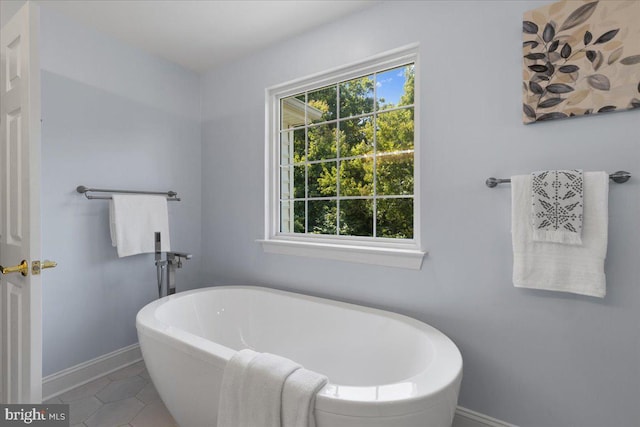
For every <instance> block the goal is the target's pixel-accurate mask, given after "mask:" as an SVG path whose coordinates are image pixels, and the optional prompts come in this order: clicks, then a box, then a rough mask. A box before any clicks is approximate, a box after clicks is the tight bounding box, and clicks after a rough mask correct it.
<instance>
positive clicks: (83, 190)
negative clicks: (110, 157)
mask: <svg viewBox="0 0 640 427" xmlns="http://www.w3.org/2000/svg"><path fill="white" fill-rule="evenodd" d="M76 191H77V192H78V193H80V194H84V196H85V197H86V198H87V199H102V200H109V199H111V196H94V195H92V194H87V193H90V192H92V193H119V194H153V195H155V194H158V195H164V196H167V201H170V202H179V201H180V198H179V197H178V193H176V192H175V191H136V190H108V189H104V188H89V187H85V186H84V185H79V186H78V187H76Z"/></svg>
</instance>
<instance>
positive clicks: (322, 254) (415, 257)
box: [257, 240, 427, 270]
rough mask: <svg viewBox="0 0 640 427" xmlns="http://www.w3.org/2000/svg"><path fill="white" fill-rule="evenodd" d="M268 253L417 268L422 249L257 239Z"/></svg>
mask: <svg viewBox="0 0 640 427" xmlns="http://www.w3.org/2000/svg"><path fill="white" fill-rule="evenodd" d="M257 242H259V243H261V244H262V249H263V250H264V251H265V252H267V253H273V254H281V255H298V256H306V257H311V258H324V259H333V260H337V261H347V262H357V263H364V264H375V265H384V266H387V267H399V268H407V269H412V270H420V268H421V267H422V259H423V258H424V256H425V255H426V254H427V252H425V251H419V250H415V249H396V248H380V247H372V246H354V245H343V244H342V245H341V244H331V243H314V242H301V241H289V240H257Z"/></svg>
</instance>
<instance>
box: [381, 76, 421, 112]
mask: <svg viewBox="0 0 640 427" xmlns="http://www.w3.org/2000/svg"><path fill="white" fill-rule="evenodd" d="M413 83H414V70H413V65H407V66H404V67H399V68H394V69H392V70H388V71H385V72H382V73H378V74H376V96H377V100H378V109H380V110H384V109H386V108H394V107H399V106H401V105H411V104H413V91H414V84H413Z"/></svg>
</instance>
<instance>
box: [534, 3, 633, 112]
mask: <svg viewBox="0 0 640 427" xmlns="http://www.w3.org/2000/svg"><path fill="white" fill-rule="evenodd" d="M522 31H523V45H522V50H523V80H524V81H523V86H522V92H523V112H522V114H523V121H524V123H534V122H540V121H546V120H554V119H561V118H566V117H574V116H584V115H589V114H600V113H605V112H611V111H621V110H629V109H637V108H640V0H599V1H593V0H562V1H558V2H555V3H552V4H549V5H546V6H543V7H540V8H538V9H534V10H531V11H528V12H525V14H524V17H523V23H522Z"/></svg>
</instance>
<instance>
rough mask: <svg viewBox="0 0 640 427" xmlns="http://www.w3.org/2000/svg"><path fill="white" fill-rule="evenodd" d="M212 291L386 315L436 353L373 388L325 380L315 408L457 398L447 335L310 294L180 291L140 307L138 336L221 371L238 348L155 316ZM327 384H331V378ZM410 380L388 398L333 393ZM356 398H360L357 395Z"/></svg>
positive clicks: (403, 411) (402, 411)
mask: <svg viewBox="0 0 640 427" xmlns="http://www.w3.org/2000/svg"><path fill="white" fill-rule="evenodd" d="M216 290H249V291H257V292H267V293H274V294H278V295H283V296H285V297H291V298H300V299H304V300H308V301H312V302H318V303H321V304H329V305H333V306H336V307H341V308H345V309H348V310H356V311H359V312H365V313H368V314H372V315H377V316H382V317H386V318H389V319H393V320H396V321H399V322H401V323H405V324H408V325H409V326H412V327H415V328H417V329H419V330H420V331H421V332H423V333H425V334H426V335H427V336H428V339H429V340H430V341H431V343H432V346H433V347H434V349H436V350H438V351H437V352H436V354H435V355H434V357H433V360H432V361H431V363H430V364H429V365H428V366H427V367H426V369H424V370H423V371H422V372H420V373H417V374H416V375H414V376H412V377H410V378H407V379H405V380H401V381H396V382H393V383H389V384H380V385H376V386H344V385H340V384H334V383H331V382H329V383H328V384H327V385H326V386H325V387H324V388H323V389H322V390H321V391H320V392H319V393H318V396H317V399H316V409H317V410H319V411H322V412H328V413H333V414H337V415H344V416H356V417H380V416H385V417H386V416H389V417H393V416H400V415H408V414H417V413H420V412H424V411H425V404H427V405H428V401H429V399H430V398H431V397H433V396H436V395H439V394H442V393H447V391H448V390H451V389H454V390H455V396H456V398H457V393H458V389H459V386H460V382H461V380H462V355H461V354H460V351H459V349H458V348H457V346H456V345H455V344H454V343H453V341H452V340H451V339H450V338H449V337H448V336H446V335H445V334H444V333H442V332H441V331H439V330H438V329H436V328H434V327H433V326H431V325H429V324H426V323H424V322H421V321H419V320H417V319H414V318H412V317H409V316H405V315H402V314H399V313H395V312H391V311H386V310H381V309H377V308H372V307H367V306H363V305H359V304H353V303H347V302H342V301H336V300H333V299H330V298H323V297H316V296H310V295H306V294H302V293H298V292H290V291H284V290H279V289H275V288H269V287H266V286H253V285H222V286H208V287H204V288H199V289H194V290H190V291H185V292H180V293H178V294H174V295H171V296H168V297H164V298H161V299H159V300H155V301H152V302H150V303H149V304H147V305H146V306H144V307H143V308H142V309H141V310H140V311H139V312H138V314H137V316H136V328H137V330H138V333H143V334H145V335H146V336H147V337H148V338H152V339H155V340H158V341H160V342H162V343H164V344H167V345H169V346H171V347H173V348H175V349H177V350H180V351H183V352H185V353H187V354H189V355H191V356H193V357H195V358H197V359H200V360H202V361H204V362H206V363H209V364H213V365H215V366H216V367H218V368H220V369H224V367H225V366H226V364H227V361H228V360H229V359H230V358H231V357H232V356H233V355H234V354H235V353H236V352H237V351H236V350H233V349H231V348H228V347H226V346H224V345H221V344H218V343H216V342H213V341H210V340H208V339H205V338H202V337H200V336H197V335H195V334H193V333H191V332H188V331H186V330H184V329H182V328H178V327H174V326H171V325H169V324H167V323H166V322H164V321H161V320H159V319H158V318H157V317H156V316H155V313H156V310H157V309H159V308H160V307H162V306H163V305H165V304H168V303H171V302H172V301H174V300H176V299H179V298H183V297H188V296H190V295H194V294H198V293H201V292H213V291H216ZM434 339H435V341H434ZM329 381H331V379H330V378H329ZM408 381H411V382H412V383H413V384H414V385H415V386H417V387H421V389H420V390H419V391H418V392H416V393H413V394H411V395H404V396H393V397H392V398H386V399H380V398H378V399H363V398H353V396H351V397H350V396H349V393H346V394H345V393H342V394H341V395H337V396H336V395H335V393H334V391H333V390H334V388H335V387H336V386H337V387H341V388H343V389H344V390H348V389H355V390H356V391H358V390H361V391H363V389H369V390H372V389H375V388H378V387H384V386H393V385H397V384H401V383H406V382H408ZM358 394H360V395H361V393H358ZM344 402H348V403H349V410H347V411H345V404H344ZM454 407H455V405H454Z"/></svg>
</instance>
